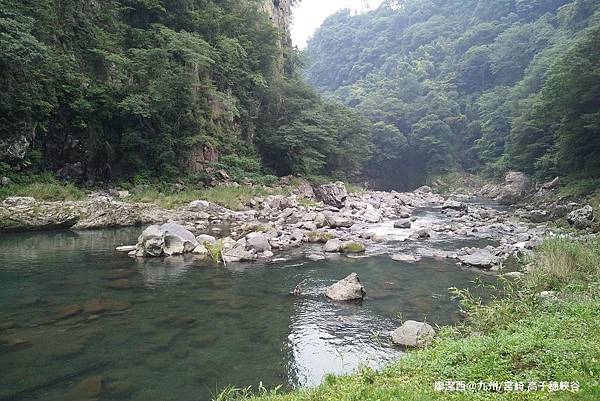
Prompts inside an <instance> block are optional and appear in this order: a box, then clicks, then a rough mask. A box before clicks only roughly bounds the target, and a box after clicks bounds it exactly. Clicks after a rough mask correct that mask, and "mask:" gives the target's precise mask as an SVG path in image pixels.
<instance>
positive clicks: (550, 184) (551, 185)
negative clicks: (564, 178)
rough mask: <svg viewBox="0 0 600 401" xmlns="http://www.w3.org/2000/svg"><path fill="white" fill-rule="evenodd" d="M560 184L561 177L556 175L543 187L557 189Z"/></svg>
mask: <svg viewBox="0 0 600 401" xmlns="http://www.w3.org/2000/svg"><path fill="white" fill-rule="evenodd" d="M559 186H560V177H556V178H554V179H553V180H552V181H548V182H546V183H544V184H542V189H547V190H550V189H555V188H558V187H559Z"/></svg>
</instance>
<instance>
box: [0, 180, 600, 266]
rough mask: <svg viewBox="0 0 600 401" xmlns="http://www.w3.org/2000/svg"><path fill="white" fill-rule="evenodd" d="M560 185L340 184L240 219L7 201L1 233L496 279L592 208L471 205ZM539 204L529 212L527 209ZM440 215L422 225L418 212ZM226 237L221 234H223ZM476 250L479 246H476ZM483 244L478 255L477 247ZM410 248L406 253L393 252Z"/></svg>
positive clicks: (208, 208) (589, 219)
mask: <svg viewBox="0 0 600 401" xmlns="http://www.w3.org/2000/svg"><path fill="white" fill-rule="evenodd" d="M557 185H559V184H558V183H557V182H556V181H554V182H552V183H548V184H543V185H541V186H539V188H538V187H536V186H535V185H534V184H533V183H532V181H531V180H529V179H528V178H527V177H526V176H524V175H523V174H521V173H509V174H508V175H507V177H506V183H505V184H504V185H502V186H497V187H493V186H485V187H483V188H482V189H481V190H480V191H478V192H477V193H475V192H473V193H469V194H464V195H453V196H448V197H444V196H442V195H439V194H436V193H433V192H432V190H431V188H429V187H421V188H418V189H417V190H415V191H413V192H408V193H399V192H394V191H392V192H382V191H366V192H364V193H359V194H356V193H355V194H352V193H348V191H347V189H346V187H345V186H344V184H343V183H332V184H326V185H319V186H315V187H313V186H311V185H310V184H308V183H307V182H303V183H302V184H301V185H300V187H299V188H298V190H297V191H296V194H294V195H290V196H282V195H271V196H266V197H258V198H254V199H252V200H251V201H250V202H249V203H248V204H247V210H245V211H241V212H237V211H232V210H229V209H226V208H224V207H221V206H219V205H216V204H213V203H210V202H207V201H204V200H196V201H193V202H191V203H189V204H188V205H187V206H186V207H184V208H180V209H175V210H171V209H164V208H161V207H158V206H156V205H152V204H142V203H126V202H123V201H121V200H119V199H118V198H117V199H115V198H111V197H108V196H97V197H94V198H91V199H89V200H86V201H79V202H38V201H36V200H35V199H33V198H22V197H21V198H17V197H12V198H7V199H6V200H5V201H4V202H3V203H2V204H0V231H9V230H23V229H38V230H40V229H50V228H59V227H62V228H71V229H74V230H81V229H95V228H106V227H125V226H136V225H142V226H148V225H150V226H149V227H145V228H144V230H143V232H142V235H140V238H139V241H138V243H137V244H131V245H130V246H124V247H121V248H119V249H118V250H119V251H121V252H127V253H129V254H130V255H131V256H135V257H164V256H172V255H180V254H184V253H186V254H190V255H193V256H194V257H196V258H200V259H206V258H208V257H211V258H213V259H215V260H220V261H223V262H225V263H233V262H247V261H254V260H273V259H274V258H276V253H278V252H280V251H285V250H289V249H291V248H298V247H300V246H303V245H307V244H312V245H311V246H309V247H306V252H305V256H306V257H307V258H308V259H311V260H320V259H325V258H327V257H331V255H334V254H336V253H346V254H360V253H364V252H367V254H373V253H374V252H377V253H388V254H390V256H391V257H392V258H393V259H394V260H398V261H401V262H414V261H417V260H419V259H420V258H422V257H435V258H451V259H455V260H456V261H457V262H458V263H460V264H463V265H467V266H473V267H478V268H486V269H488V268H491V269H495V268H497V267H498V266H499V265H501V264H502V263H503V262H504V261H505V260H506V259H507V258H509V257H510V256H511V255H514V254H516V253H519V252H527V251H528V250H530V249H532V248H533V247H535V246H536V245H537V244H539V243H540V241H541V239H542V237H544V236H546V235H549V234H552V233H551V230H549V228H548V222H550V221H553V220H556V219H557V218H565V219H566V220H567V221H568V222H570V224H572V225H573V226H574V227H576V228H587V227H589V226H591V225H592V224H593V221H594V215H593V210H592V209H591V206H589V205H578V204H574V203H573V204H566V205H558V204H552V205H546V209H543V210H541V209H536V207H539V206H525V207H516V208H511V209H509V208H501V207H495V206H494V204H493V203H490V202H488V203H487V204H486V203H485V202H484V203H481V202H479V203H477V202H475V200H476V199H477V198H476V197H475V196H483V197H487V198H495V199H496V200H497V201H498V202H499V203H502V204H512V203H517V202H520V201H523V200H526V199H531V198H536V197H537V198H538V199H541V198H542V195H543V194H545V193H547V192H548V191H552V190H553V189H554V188H556V187H557ZM530 204H531V205H539V204H540V203H539V202H537V203H529V202H528V205H530ZM422 210H429V211H431V212H433V213H437V214H438V216H439V217H437V218H433V219H432V218H429V219H427V218H425V217H424V216H421V215H419V213H418V212H419V211H422ZM223 227H226V230H225V231H224V228H223ZM451 240H452V241H455V240H465V241H473V242H474V243H478V244H479V245H478V246H470V247H469V246H465V247H462V248H458V249H453V250H450V251H448V250H444V249H443V247H439V246H434V245H428V244H435V243H440V242H443V241H451ZM478 241H479V242H478ZM484 241H487V242H488V243H487V244H486V245H484V246H482V245H481V244H482V243H483V242H484ZM401 242H413V243H415V246H414V247H413V248H412V250H411V252H410V253H407V252H406V251H395V250H396V248H398V244H399V243H401Z"/></svg>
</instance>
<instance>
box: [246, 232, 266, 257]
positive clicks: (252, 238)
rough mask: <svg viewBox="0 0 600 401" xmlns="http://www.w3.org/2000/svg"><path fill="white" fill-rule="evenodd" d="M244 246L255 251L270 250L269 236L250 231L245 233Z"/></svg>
mask: <svg viewBox="0 0 600 401" xmlns="http://www.w3.org/2000/svg"><path fill="white" fill-rule="evenodd" d="M246 246H247V247H248V249H253V250H255V251H256V252H265V251H270V250H271V244H269V238H267V236H266V235H265V234H261V233H250V234H248V235H246Z"/></svg>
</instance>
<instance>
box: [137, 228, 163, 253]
mask: <svg viewBox="0 0 600 401" xmlns="http://www.w3.org/2000/svg"><path fill="white" fill-rule="evenodd" d="M164 249H165V236H164V233H163V232H162V231H161V229H160V226H157V225H152V226H150V227H148V228H146V229H145V230H144V231H143V232H142V235H140V237H139V238H138V243H137V254H138V256H155V257H156V256H161V255H162V254H163V251H164Z"/></svg>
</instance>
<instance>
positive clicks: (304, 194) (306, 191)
mask: <svg viewBox="0 0 600 401" xmlns="http://www.w3.org/2000/svg"><path fill="white" fill-rule="evenodd" d="M297 185H298V186H297V187H296V188H294V191H293V192H294V194H295V195H298V196H299V197H300V198H308V199H312V198H314V197H315V192H314V190H313V187H312V185H310V183H309V182H308V181H306V180H303V179H300V180H299V181H298V183H297Z"/></svg>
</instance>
